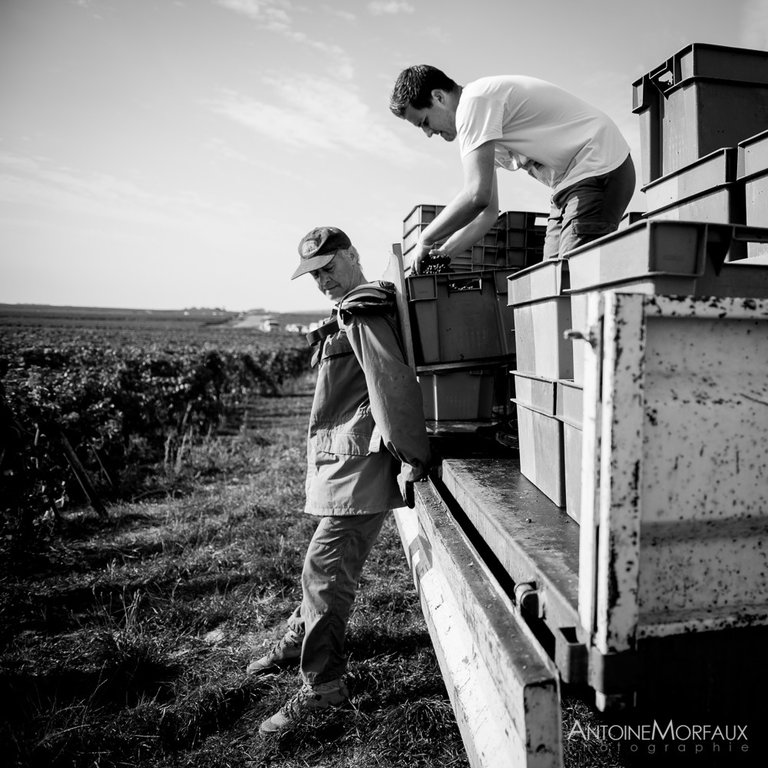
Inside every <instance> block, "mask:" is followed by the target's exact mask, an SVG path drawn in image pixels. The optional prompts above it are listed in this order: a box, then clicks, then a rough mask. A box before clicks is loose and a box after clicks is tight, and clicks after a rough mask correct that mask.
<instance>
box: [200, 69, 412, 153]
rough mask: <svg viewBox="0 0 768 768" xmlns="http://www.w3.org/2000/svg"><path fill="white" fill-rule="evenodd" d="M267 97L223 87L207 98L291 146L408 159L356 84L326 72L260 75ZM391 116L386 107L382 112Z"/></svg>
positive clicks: (227, 113) (213, 105)
mask: <svg viewBox="0 0 768 768" xmlns="http://www.w3.org/2000/svg"><path fill="white" fill-rule="evenodd" d="M263 82H264V84H265V85H266V86H267V87H268V88H269V89H271V90H272V91H273V92H274V95H275V99H274V100H272V101H266V100H259V99H254V98H251V97H249V96H246V95H243V94H241V93H236V92H234V91H225V92H223V93H222V95H221V97H220V98H218V99H217V100H215V101H213V102H211V103H209V104H208V106H209V107H210V108H211V109H212V110H213V111H214V112H216V113H217V114H220V115H223V116H225V117H227V118H229V119H230V120H234V121H235V122H238V123H240V124H241V125H244V126H246V127H248V128H250V129H251V130H253V131H255V132H257V133H259V134H261V135H264V136H268V137H269V138H271V139H273V140H275V141H278V142H281V143H283V144H287V145H289V146H291V147H295V148H302V149H307V148H314V149H322V150H331V151H339V152H349V151H353V152H364V153H366V154H369V155H375V156H379V157H382V158H385V159H387V160H388V161H390V162H391V161H395V162H398V161H400V162H403V163H407V162H412V161H413V158H414V152H413V150H411V149H410V148H409V147H408V146H406V145H405V144H404V143H403V142H402V141H401V140H400V138H399V137H398V136H397V135H396V133H395V132H394V131H393V130H391V129H390V128H389V127H388V126H386V125H385V124H384V122H383V120H382V116H381V115H378V114H375V113H374V112H373V111H372V110H371V109H370V108H369V107H368V105H367V104H366V103H365V102H364V101H363V100H362V99H361V98H360V97H359V96H358V94H357V92H356V90H355V89H354V88H353V87H351V86H349V85H347V84H342V83H339V82H338V81H335V80H332V79H330V78H321V77H306V76H296V77H291V76H288V75H284V74H279V75H277V74H275V75H271V76H265V77H264V78H263ZM382 114H383V115H384V114H385V115H386V116H388V117H390V115H389V113H388V112H387V113H382Z"/></svg>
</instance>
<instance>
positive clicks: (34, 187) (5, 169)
mask: <svg viewBox="0 0 768 768" xmlns="http://www.w3.org/2000/svg"><path fill="white" fill-rule="evenodd" d="M0 202H2V203H7V204H11V205H12V206H24V207H25V208H26V209H27V210H28V211H29V212H30V213H32V212H33V210H37V211H42V210H46V211H53V212H55V213H56V214H57V215H60V216H65V215H69V214H74V215H85V216H88V217H94V218H98V219H109V220H112V221H114V220H120V221H129V222H134V223H140V224H159V225H165V226H171V227H178V226H183V227H187V226H189V225H190V223H195V222H197V221H199V220H200V218H202V217H212V218H219V217H232V218H238V217H242V216H243V215H244V213H245V210H244V209H243V210H236V207H235V206H233V207H225V206H221V205H216V204H213V203H211V202H210V201H208V200H204V199H202V198H201V197H200V196H199V195H196V194H189V193H185V194H180V195H164V194H158V193H156V192H153V191H150V190H148V189H144V188H142V187H140V186H138V185H137V184H134V183H133V182H131V181H128V180H126V179H122V178H119V177H117V176H113V175H110V174H105V173H86V172H83V171H81V170H79V169H76V168H71V167H68V166H64V165H59V164H57V163H54V162H53V161H52V160H50V159H48V158H45V157H41V156H38V155H23V154H17V153H11V152H0Z"/></svg>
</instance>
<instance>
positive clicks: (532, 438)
mask: <svg viewBox="0 0 768 768" xmlns="http://www.w3.org/2000/svg"><path fill="white" fill-rule="evenodd" d="M633 111H634V112H635V113H636V114H638V116H639V118H640V122H641V168H642V183H643V186H642V190H643V192H644V193H645V197H646V204H647V205H646V207H647V211H646V213H645V214H644V215H642V216H639V215H638V214H637V213H634V212H633V213H631V214H629V215H628V217H627V219H626V220H625V221H623V222H622V225H621V226H620V228H619V231H618V232H616V233H613V234H611V235H608V236H606V237H603V238H600V239H599V240H597V241H596V242H595V243H592V244H590V245H587V246H583V247H582V248H578V249H576V250H574V251H571V252H570V253H569V254H567V255H566V256H567V259H566V260H565V261H563V262H562V263H557V262H555V263H553V264H551V265H541V266H540V267H539V268H533V269H527V270H524V271H522V272H520V273H518V274H516V275H513V276H511V277H510V278H509V283H510V288H509V300H510V303H511V304H513V305H514V308H515V326H516V329H517V345H518V346H517V367H518V371H517V374H516V379H515V381H516V393H517V397H516V403H517V412H518V420H519V424H520V425H521V432H520V466H521V471H522V472H523V474H524V475H526V477H528V478H529V479H531V480H532V481H533V482H534V483H535V484H536V485H537V486H538V487H539V488H540V489H541V490H543V491H545V492H546V493H547V494H548V495H549V496H550V498H552V500H553V501H555V503H557V504H559V505H560V506H565V508H566V511H567V512H568V514H569V515H570V516H571V517H573V518H575V519H576V520H579V519H580V482H581V465H582V461H581V439H580V437H581V426H582V425H581V413H582V397H581V393H582V389H583V374H584V371H583V367H584V363H583V361H584V355H585V345H586V344H587V343H588V342H589V339H590V329H589V328H588V327H587V320H586V307H587V299H588V296H589V295H591V294H593V293H595V292H601V291H605V290H611V289H617V290H621V291H627V292H637V293H646V294H654V293H659V294H664V293H666V294H677V295H687V296H707V295H709V296H723V297H726V296H741V297H747V298H760V297H765V296H768V274H767V271H766V269H765V267H764V265H766V264H768V243H766V242H765V237H764V233H761V232H760V231H759V230H757V229H753V228H749V227H746V226H744V225H745V224H746V225H752V227H758V226H768V132H766V131H765V129H766V128H767V127H768V52H763V51H749V50H742V49H734V48H726V47H723V46H713V45H704V44H694V45H690V46H687V47H686V48H684V49H682V50H681V51H679V52H678V53H677V54H675V55H674V56H672V57H671V58H670V59H668V60H667V61H665V62H664V63H663V64H661V65H660V66H659V67H657V68H656V69H654V70H653V71H652V72H650V73H649V74H647V75H645V76H644V77H642V78H641V79H639V80H638V81H636V82H635V83H634V84H633ZM747 257H749V258H747ZM545 274H549V275H555V274H556V275H558V277H557V280H552V279H551V277H548V278H547V279H546V280H544V279H542V277H543V276H544V275H545ZM544 307H547V309H546V312H548V313H549V315H548V316H547V317H546V318H545V317H544V315H543V313H544V312H545V309H544ZM537 313H538V314H537ZM566 327H568V328H572V329H573V331H575V332H572V333H571V334H570V337H571V340H570V341H569V342H567V343H568V344H569V346H571V347H572V356H571V358H570V364H571V366H572V367H571V368H570V370H569V369H568V367H567V365H565V366H561V367H559V368H558V367H555V366H553V364H552V361H553V360H562V359H563V353H562V350H561V347H562V344H563V341H562V332H563V331H564V330H565V328H566ZM542 350H545V351H546V354H547V355H549V363H547V364H545V363H544V362H543V360H542V359H540V358H541V354H544V353H543V352H542ZM540 353H541V354H540ZM523 377H528V378H531V377H536V378H535V383H536V389H533V388H532V387H531V386H529V387H528V388H527V389H526V390H523V389H521V387H520V386H519V384H520V382H521V380H522V379H523ZM532 380H533V379H532ZM524 391H525V392H528V393H533V392H535V391H538V392H540V393H542V392H543V393H545V397H544V398H543V399H539V400H535V401H534V400H529V401H528V402H525V401H524V399H523V392H524ZM531 411H532V412H533V413H534V414H535V415H534V416H531V415H530V413H529V412H531ZM524 420H528V421H532V422H535V423H534V424H533V425H532V427H531V429H530V430H529V433H530V434H525V432H524V430H523V426H524ZM556 424H558V425H559V428H558V426H555V425H556ZM558 429H559V431H558Z"/></svg>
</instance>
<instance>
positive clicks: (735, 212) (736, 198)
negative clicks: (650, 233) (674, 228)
mask: <svg viewBox="0 0 768 768" xmlns="http://www.w3.org/2000/svg"><path fill="white" fill-rule="evenodd" d="M645 216H646V218H647V219H663V220H665V221H701V222H708V223H712V224H745V223H746V216H747V214H746V197H745V192H744V182H743V181H734V182H731V183H730V184H720V185H718V186H716V187H714V188H712V189H709V190H707V191H706V192H700V193H699V194H697V195H691V196H690V197H685V198H682V199H680V200H677V201H676V202H674V203H672V204H670V205H665V206H663V207H661V208H657V209H655V210H649V211H648V213H646V215H645ZM745 256H746V251H744V253H742V254H740V255H735V258H744V257H745Z"/></svg>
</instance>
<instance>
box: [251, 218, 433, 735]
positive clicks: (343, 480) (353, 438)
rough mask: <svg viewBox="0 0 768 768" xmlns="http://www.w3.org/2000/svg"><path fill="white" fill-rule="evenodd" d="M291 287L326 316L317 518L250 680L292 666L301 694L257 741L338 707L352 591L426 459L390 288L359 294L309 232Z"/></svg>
mask: <svg viewBox="0 0 768 768" xmlns="http://www.w3.org/2000/svg"><path fill="white" fill-rule="evenodd" d="M299 256H300V259H299V266H298V267H297V269H296V271H295V272H294V273H293V276H292V278H291V279H295V278H297V277H299V276H300V275H304V274H310V275H312V277H313V278H314V280H315V282H316V283H317V287H318V288H319V289H320V291H321V292H322V293H324V294H325V295H326V296H327V297H328V298H329V299H330V300H331V301H332V302H334V304H335V307H334V311H333V316H332V317H331V319H330V320H329V321H328V322H326V323H325V324H324V325H322V326H321V327H320V328H319V329H318V331H317V332H315V333H314V334H310V343H312V345H313V348H314V355H313V365H316V366H317V383H316V387H315V397H314V401H313V404H312V412H311V414H310V418H309V434H308V446H307V459H308V471H307V481H306V507H305V512H307V513H309V514H311V515H316V516H317V517H318V525H317V528H316V530H315V533H314V535H313V536H312V540H311V541H310V543H309V547H308V549H307V553H306V556H305V560H304V568H303V571H302V576H301V585H302V601H301V604H300V605H299V606H297V608H296V610H295V611H294V612H293V614H292V615H291V617H290V619H289V620H288V629H287V631H286V633H285V634H284V635H283V637H282V638H281V639H280V640H279V641H278V642H277V644H276V645H275V646H273V647H272V648H271V649H270V651H269V652H268V653H267V654H265V655H264V656H262V657H261V658H258V659H256V660H254V661H252V662H251V663H250V664H249V665H248V673H249V674H260V673H264V672H270V671H275V670H277V669H279V668H281V667H284V666H287V665H290V664H291V663H298V664H299V667H300V673H301V679H302V683H303V685H302V687H301V688H300V689H299V691H298V692H297V693H296V694H295V695H294V696H293V697H292V698H291V699H290V700H289V701H288V702H287V703H286V704H285V706H283V707H282V708H281V709H280V710H279V711H278V712H276V713H275V714H274V715H272V717H270V718H269V719H267V720H265V721H264V722H263V723H262V724H261V731H262V733H278V732H280V731H282V730H283V729H285V728H287V727H288V726H291V725H292V724H294V723H296V722H297V721H299V720H300V719H301V718H302V717H303V716H304V715H305V714H306V713H308V712H310V711H312V710H317V709H324V708H326V707H329V706H337V705H339V704H342V703H343V702H344V701H345V700H346V699H347V698H348V696H349V693H348V690H347V688H346V686H345V684H344V679H343V677H344V672H345V670H346V656H345V653H344V639H345V634H346V628H347V622H348V619H349V614H350V611H351V608H352V603H353V601H354V599H355V593H356V591H357V586H358V581H359V578H360V574H361V572H362V569H363V565H364V563H365V560H366V558H367V557H368V554H369V553H370V551H371V548H372V547H373V544H374V542H375V540H376V537H377V536H378V534H379V531H380V530H381V527H382V525H383V524H384V521H385V519H386V517H387V514H388V513H389V512H390V511H391V510H392V509H393V508H396V507H402V506H405V505H406V504H408V505H409V506H413V502H412V493H413V487H412V483H413V481H415V480H419V479H421V478H423V477H424V476H425V475H426V473H427V468H428V465H429V458H430V449H429V441H428V438H427V433H426V428H425V424H424V414H423V409H422V400H421V390H420V388H419V385H418V382H417V381H416V377H415V375H414V373H413V370H412V369H411V368H410V367H409V366H408V364H407V362H406V360H405V356H404V353H403V344H402V340H401V337H400V328H399V325H398V322H397V314H396V305H395V293H394V287H393V286H392V285H391V284H390V283H385V282H381V281H379V282H373V283H369V282H368V281H367V280H366V279H365V277H364V275H363V271H362V268H361V265H360V257H359V254H358V252H357V250H356V249H355V247H354V246H353V245H352V243H351V242H350V240H349V238H348V237H347V235H346V234H344V232H342V231H341V230H340V229H337V228H336V227H318V228H316V229H313V230H312V231H311V232H309V233H308V234H307V235H305V236H304V237H303V238H302V239H301V242H300V243H299Z"/></svg>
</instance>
